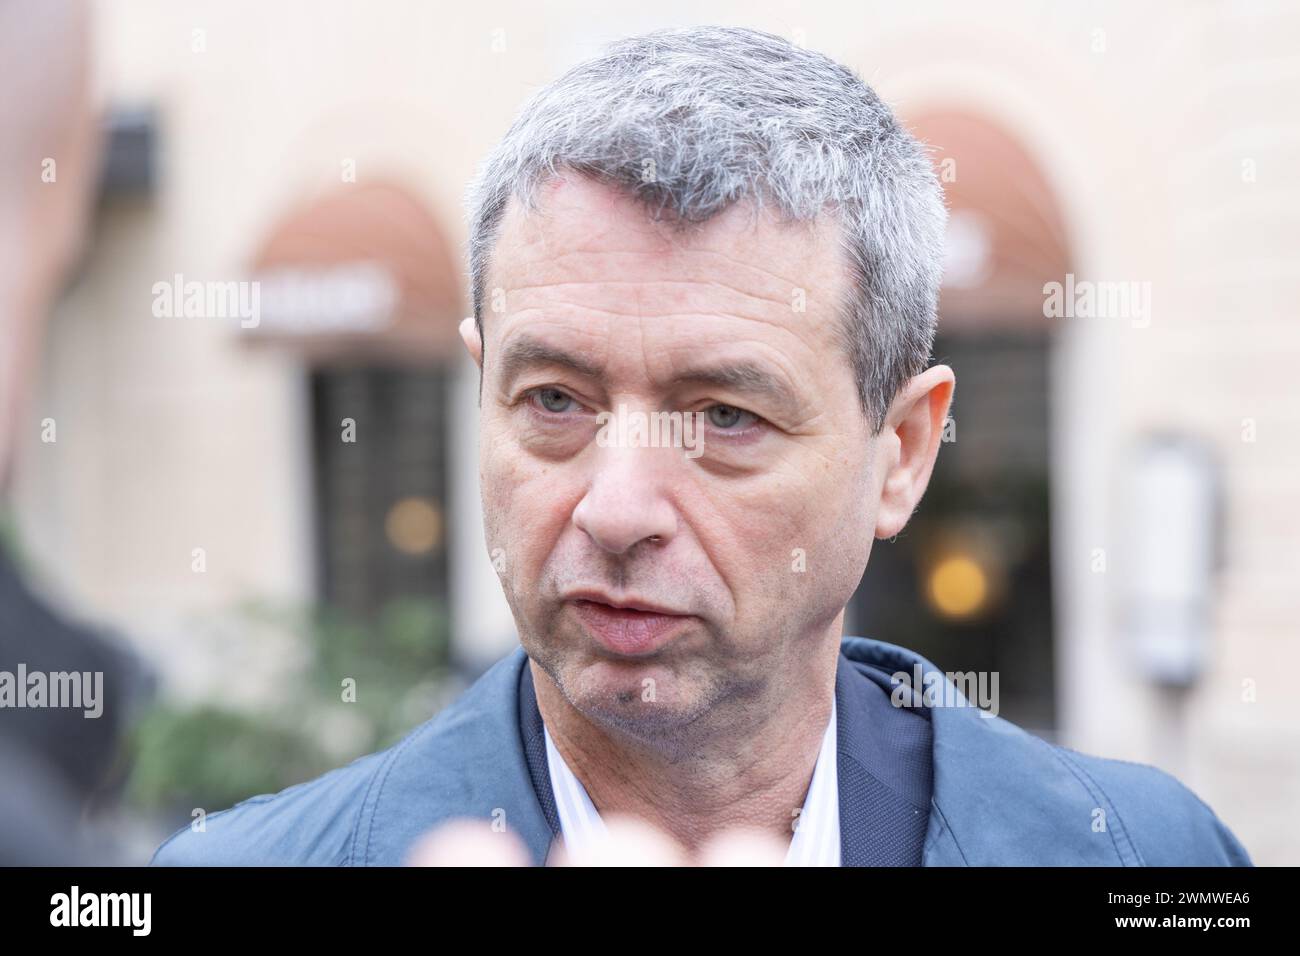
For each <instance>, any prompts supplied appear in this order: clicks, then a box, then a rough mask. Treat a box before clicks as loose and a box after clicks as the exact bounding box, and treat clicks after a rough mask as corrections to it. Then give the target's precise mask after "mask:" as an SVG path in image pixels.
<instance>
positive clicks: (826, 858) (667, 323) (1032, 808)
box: [155, 28, 1249, 865]
mask: <svg viewBox="0 0 1300 956" xmlns="http://www.w3.org/2000/svg"><path fill="white" fill-rule="evenodd" d="M472 217H473V219H472V233H471V238H470V243H471V246H470V272H471V282H472V289H473V300H474V312H475V315H474V317H473V318H472V319H467V320H466V321H465V323H464V324H463V326H462V330H461V331H462V335H463V338H464V340H465V344H466V347H467V348H468V349H469V351H470V354H471V355H472V356H473V357H474V359H475V360H476V362H477V363H478V364H479V367H480V370H481V373H482V377H481V402H480V406H481V424H480V427H481V435H480V438H481V442H480V447H481V460H480V467H481V477H482V490H483V504H484V513H485V515H486V518H485V526H486V527H485V530H486V538H487V546H488V548H489V550H490V552H491V553H492V554H493V556H494V560H495V562H496V566H497V568H498V570H499V572H500V575H501V581H502V585H503V587H504V589H505V594H506V597H507V599H508V601H509V603H510V606H511V609H512V611H513V614H514V618H515V621H516V624H517V626H518V631H519V637H520V642H521V644H522V647H521V648H520V649H518V650H516V651H515V652H514V653H512V654H510V655H509V656H508V657H507V658H506V659H504V660H503V661H501V662H500V663H498V664H497V665H496V666H495V667H494V668H492V669H491V670H490V671H489V672H488V673H487V674H486V675H485V676H484V677H482V678H481V679H480V680H479V681H478V682H477V683H476V684H475V685H474V686H473V687H472V688H471V689H470V690H469V691H468V692H467V693H466V694H465V695H464V696H463V698H462V699H461V700H460V701H458V702H457V703H456V704H455V705H453V706H452V707H450V708H449V709H448V710H447V711H446V712H444V713H443V714H441V715H440V716H439V717H437V718H436V719H435V720H433V721H431V722H429V723H428V724H426V725H424V726H423V727H421V728H419V729H417V730H416V731H415V732H413V733H412V734H411V735H410V736H408V737H407V738H406V739H405V740H404V741H403V742H402V743H400V744H399V745H397V746H396V747H394V748H392V749H391V750H388V751H385V752H383V753H379V754H372V755H370V756H367V757H363V758H361V759H360V760H358V761H356V762H354V763H352V764H350V765H349V766H347V767H345V768H342V769H339V770H336V771H333V772H332V773H329V774H326V775H325V776H323V777H321V778H319V779H317V780H313V781H310V782H308V783H305V784H302V785H300V786H297V787H293V788H290V789H289V790H286V791H284V792H283V793H280V794H278V795H274V796H260V797H254V798H253V799H251V800H249V801H246V802H245V803H242V804H240V805H239V806H237V807H235V808H233V809H232V810H229V811H227V812H225V813H220V814H216V815H214V816H210V817H208V819H207V821H206V828H205V830H204V832H194V831H192V830H182V831H181V832H179V833H178V834H176V835H175V836H173V837H172V838H171V839H170V840H169V841H167V843H165V844H164V845H163V846H162V847H161V848H160V850H159V852H158V853H157V854H156V856H155V861H156V862H160V863H200V864H202V863H209V864H225V863H258V862H284V863H328V864H346V865H364V864H391V863H397V862H402V861H403V860H405V859H407V858H408V855H409V853H410V851H411V848H412V846H413V845H414V844H416V842H417V840H418V838H419V837H420V835H421V834H422V833H424V832H426V831H427V830H429V829H430V828H432V827H434V826H436V825H438V824H441V823H445V822H447V821H452V820H456V819H459V818H462V817H469V818H478V819H481V820H486V821H490V822H491V824H492V830H494V831H496V832H499V833H501V834H506V835H513V837H514V838H517V839H519V840H521V841H522V843H523V844H524V846H525V847H526V848H527V850H528V852H529V855H530V858H531V860H532V861H533V862H535V863H541V862H543V861H545V860H546V859H547V856H548V853H549V851H550V849H551V848H552V841H553V839H554V838H555V837H563V838H564V842H565V843H567V844H568V845H569V847H570V848H571V849H578V850H581V849H582V848H584V847H590V846H592V845H595V844H598V843H599V842H600V839H601V834H602V830H603V828H604V827H605V824H606V822H607V818H608V819H612V818H614V817H632V818H637V819H639V820H642V821H645V822H646V823H648V824H649V825H651V826H653V827H654V828H655V829H656V830H658V831H660V832H663V833H666V834H667V835H668V836H670V837H671V838H672V840H673V841H674V842H675V843H676V844H677V845H679V846H680V847H681V848H682V849H683V850H684V852H685V854H687V858H689V856H690V854H694V853H696V852H698V851H701V850H703V849H704V848H706V847H708V846H709V845H710V844H711V842H712V841H714V840H715V839H717V838H718V837H719V835H720V834H724V833H727V832H730V831H735V830H747V831H758V832H759V833H763V834H767V835H770V836H771V837H772V838H775V839H778V840H779V841H781V844H782V845H783V846H784V847H785V851H786V856H785V857H784V861H785V862H786V863H791V864H801V865H841V864H843V865H864V864H874V865H918V864H924V865H951V864H957V865H961V864H974V865H978V864H1014V863H1030V864H1100V865H1133V864H1143V863H1146V864H1247V863H1249V860H1248V858H1247V856H1246V853H1245V851H1244V850H1243V849H1242V847H1241V846H1240V845H1239V844H1238V842H1237V841H1236V839H1235V838H1234V837H1233V836H1232V835H1231V833H1229V831H1228V830H1227V829H1226V828H1225V827H1224V826H1223V825H1222V824H1221V823H1220V822H1219V821H1218V819H1217V818H1216V817H1215V816H1214V814H1213V813H1212V812H1211V811H1210V810H1209V809H1208V808H1207V807H1205V805H1204V804H1202V803H1201V802H1200V801H1199V800H1198V799H1197V798H1196V797H1195V796H1194V795H1193V794H1192V793H1190V792H1189V791H1188V790H1186V789H1185V788H1183V787H1182V785H1181V784H1179V783H1178V782H1177V781H1175V780H1173V779H1172V778H1171V777H1169V776H1167V775H1165V774H1163V773H1161V772H1160V771H1157V770H1155V769H1153V768H1150V767H1144V766H1139V765H1135V764H1129V763H1120V762H1116V761H1108V760H1102V759H1098V758H1096V757H1090V756H1083V755H1081V754H1077V753H1073V752H1071V751H1068V750H1065V749H1063V748H1059V747H1053V746H1050V745H1048V744H1047V743H1045V742H1043V741H1041V740H1039V739H1037V738H1034V737H1031V736H1030V735H1028V734H1026V733H1024V732H1023V731H1021V730H1019V729H1018V728H1016V727H1014V726H1012V725H1010V724H1008V723H1007V722H1005V721H1003V720H1001V719H997V718H991V717H988V716H987V715H982V714H981V712H980V711H979V710H977V709H975V708H972V707H969V706H944V705H943V704H944V700H943V699H942V698H940V699H939V700H937V701H936V700H933V699H930V698H922V699H920V700H919V701H918V700H917V696H919V695H915V696H914V695H912V694H909V693H899V692H898V691H899V689H900V687H899V684H898V681H897V680H896V679H895V678H894V675H896V674H898V673H900V672H902V673H906V674H908V675H912V674H913V673H915V671H916V668H917V667H918V666H919V667H920V669H921V670H922V671H923V672H926V673H929V672H933V670H934V668H933V667H932V666H931V665H930V664H928V663H927V662H925V661H923V660H921V659H920V658H919V657H917V656H916V655H914V654H912V653H911V652H909V651H906V650H904V649H903V648H901V647H897V646H894V645H891V644H886V643H882V642H879V641H873V640H866V639H863V638H844V639H841V633H842V624H843V619H844V608H845V605H846V603H847V602H848V601H849V599H850V597H851V595H852V594H853V592H854V590H855V588H856V587H857V585H858V582H859V579H860V578H861V576H862V574H863V572H864V570H865V568H866V566H867V560H868V556H869V554H870V550H871V545H872V541H873V539H875V538H890V537H892V536H894V535H896V534H898V533H899V532H900V531H901V530H902V529H903V527H904V525H905V524H906V523H907V520H908V518H909V517H910V515H911V514H912V512H913V510H914V509H915V508H916V506H917V504H918V502H919V501H920V499H921V496H922V494H923V492H924V490H925V487H926V485H927V483H928V481H929V477H930V473H931V470H932V468H933V466H934V462H935V457H936V455H937V453H938V449H939V443H940V433H941V429H942V425H943V422H944V420H945V417H946V415H947V410H948V407H949V403H950V401H951V398H952V393H953V387H954V379H953V373H952V371H951V370H950V369H948V368H947V367H944V366H942V365H938V366H933V367H930V368H927V367H926V366H927V364H928V361H929V354H930V348H931V344H932V341H933V335H934V329H935V304H936V298H937V294H938V289H939V281H940V271H941V270H940V262H941V247H942V237H943V230H944V224H945V211H944V207H943V201H942V195H941V191H940V188H939V186H938V184H937V182H936V179H935V177H934V175H933V172H932V170H931V167H930V164H929V161H928V158H927V156H926V153H925V152H924V150H923V149H922V148H921V146H920V145H919V144H918V143H916V142H915V141H914V140H913V139H912V138H911V137H910V136H909V135H908V134H907V133H906V132H905V131H904V130H903V129H902V128H901V127H900V126H899V125H898V124H897V122H896V121H895V120H894V118H893V116H892V115H891V114H890V112H889V111H888V109H887V108H886V107H885V106H884V105H883V104H882V103H881V102H880V100H879V99H877V98H876V96H875V95H874V94H873V93H872V91H871V90H870V89H869V88H867V87H866V86H865V85H864V84H863V83H862V81H861V80H860V79H858V78H857V77H856V76H855V75H854V74H853V73H852V72H851V71H850V70H848V69H846V68H844V67H842V66H840V65H838V64H836V63H834V62H832V61H830V60H828V59H827V58H825V57H823V56H820V55H818V54H815V53H812V52H808V51H805V50H801V49H798V48H796V47H793V46H791V45H790V44H789V43H787V42H785V41H783V40H781V39H779V38H777V37H773V36H770V35H767V34H763V33H758V32H755V31H750V30H741V29H718V28H701V29H692V30H684V31H671V32H663V33H657V34H651V35H648V36H645V37H640V38H636V39H632V40H628V41H625V42H622V43H619V44H616V45H615V46H614V47H612V48H611V49H610V50H609V51H608V52H607V53H605V54H604V55H602V56H600V57H598V58H597V59H595V60H592V61H590V62H588V63H584V64H582V65H580V66H578V67H576V68H575V69H574V70H572V71H570V72H569V73H568V74H566V75H565V76H564V77H562V78H561V79H559V80H558V81H556V82H555V83H553V84H552V85H551V86H549V87H547V88H546V89H544V90H543V91H542V92H541V93H540V94H538V96H537V97H536V98H535V99H534V100H533V101H532V102H531V103H530V104H529V105H528V106H527V107H526V108H525V109H524V111H523V112H522V113H521V115H520V117H519V119H518V120H517V121H516V122H515V124H514V125H513V126H512V127H511V129H510V130H509V131H508V132H507V134H506V136H505V138H504V140H503V141H502V143H501V144H500V145H499V146H498V147H497V149H496V151H495V152H494V153H493V154H492V156H491V157H490V158H489V160H488V161H487V163H486V164H485V166H484V168H483V170H482V173H481V175H480V177H479V180H478V182H477V184H476V187H475V189H474V191H473V194H472ZM913 690H917V691H919V690H921V688H913ZM918 703H920V704H922V706H915V705H916V704H918ZM956 703H957V704H962V703H964V701H962V700H957V701H956Z"/></svg>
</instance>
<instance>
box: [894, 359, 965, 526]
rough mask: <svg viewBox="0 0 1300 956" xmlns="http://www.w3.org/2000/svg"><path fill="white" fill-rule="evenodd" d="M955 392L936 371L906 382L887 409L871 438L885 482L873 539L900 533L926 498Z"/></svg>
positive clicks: (950, 379)
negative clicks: (926, 491) (882, 421)
mask: <svg viewBox="0 0 1300 956" xmlns="http://www.w3.org/2000/svg"><path fill="white" fill-rule="evenodd" d="M955 387H956V376H954V375H953V372H952V369H950V368H949V367H948V366H946V365H936V366H934V367H933V368H928V369H926V370H925V371H924V372H922V373H921V374H920V375H917V376H915V377H913V378H912V379H910V380H908V382H907V384H906V385H904V386H903V388H902V389H901V390H900V391H899V393H898V395H897V396H895V398H894V401H893V403H892V404H891V405H890V406H889V413H888V414H887V415H886V416H885V425H884V427H883V428H882V429H881V430H880V434H879V435H878V436H876V443H877V448H878V449H879V451H878V453H877V462H878V467H883V468H884V476H885V479H884V485H883V486H882V487H881V489H880V507H879V509H878V510H877V511H876V537H877V538H892V537H893V536H894V535H896V534H898V533H899V532H900V531H902V530H903V528H904V526H905V525H906V524H907V522H908V520H909V519H910V518H911V517H912V512H913V511H915V510H916V506H917V505H918V504H919V503H920V501H921V496H922V495H923V494H925V488H926V485H928V484H929V483H930V473H931V472H932V471H933V470H934V462H935V459H936V458H937V457H938V455H939V444H940V442H941V441H942V440H943V426H944V422H945V421H946V420H947V418H948V407H949V405H950V404H951V403H952V393H953V389H954V388H955Z"/></svg>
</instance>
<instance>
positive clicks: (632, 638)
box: [568, 597, 692, 657]
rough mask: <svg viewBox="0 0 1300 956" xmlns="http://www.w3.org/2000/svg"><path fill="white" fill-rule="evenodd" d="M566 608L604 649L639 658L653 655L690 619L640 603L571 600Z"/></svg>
mask: <svg viewBox="0 0 1300 956" xmlns="http://www.w3.org/2000/svg"><path fill="white" fill-rule="evenodd" d="M568 603H569V605H570V606H571V607H572V608H573V610H574V613H576V614H577V616H578V620H579V621H581V622H582V625H583V627H584V628H585V629H586V630H587V633H588V634H590V635H591V636H592V638H593V639H595V640H596V642H597V643H599V644H601V645H602V646H603V647H605V648H606V649H607V650H610V651H613V652H614V653H616V654H622V655H626V656H632V657H638V656H644V655H647V654H653V653H654V652H655V651H657V650H659V648H661V647H663V646H664V645H665V644H667V643H668V642H669V641H671V640H672V639H673V638H674V637H676V636H677V635H678V634H679V633H680V632H681V631H682V630H683V629H684V628H685V625H686V624H687V622H689V621H690V620H692V617H691V615H689V614H676V613H673V612H670V611H666V610H663V609H661V608H659V607H658V606H656V605H653V604H648V603H646V602H643V601H635V600H629V601H619V600H617V599H613V598H606V599H603V600H602V599H595V598H591V597H575V598H570V599H569V601H568Z"/></svg>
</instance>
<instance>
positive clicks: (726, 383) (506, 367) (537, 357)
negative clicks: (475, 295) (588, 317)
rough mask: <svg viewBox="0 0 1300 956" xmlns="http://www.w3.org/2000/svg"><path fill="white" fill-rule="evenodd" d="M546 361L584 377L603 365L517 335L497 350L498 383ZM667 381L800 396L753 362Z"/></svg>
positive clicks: (779, 398) (791, 403) (791, 400)
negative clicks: (498, 362) (499, 372)
mask: <svg viewBox="0 0 1300 956" xmlns="http://www.w3.org/2000/svg"><path fill="white" fill-rule="evenodd" d="M539 365H550V366H557V367H559V368H567V369H570V370H571V371H573V372H575V373H577V374H578V375H582V376H584V377H585V378H591V379H599V378H600V376H601V375H602V374H603V372H604V369H603V368H602V367H601V366H599V365H597V364H596V363H595V362H592V361H591V360H590V359H588V358H585V357H583V356H581V355H577V354H574V353H572V352H568V351H565V350H564V349H562V348H558V347H557V346H554V345H550V344H548V343H546V342H542V341H539V340H538V339H534V338H527V337H523V338H517V339H515V340H514V341H513V342H511V343H510V344H509V345H507V346H506V347H505V348H504V349H503V350H502V352H501V383H502V384H501V387H502V389H503V390H508V389H509V388H510V386H511V385H512V384H513V383H514V380H515V379H516V378H518V377H519V376H520V375H522V374H523V373H524V372H526V371H527V370H528V369H530V368H533V367H536V366H539ZM669 384H671V385H674V386H676V385H683V384H691V385H712V386H714V387H717V388H726V389H731V390H733V391H736V392H743V393H746V394H751V395H764V396H767V397H768V398H770V399H771V400H773V401H775V402H777V403H778V404H780V405H782V406H784V407H786V408H790V409H795V408H799V407H801V406H802V405H803V400H802V399H801V398H800V397H799V395H798V394H797V393H796V392H795V390H794V389H793V388H791V386H790V385H789V384H788V383H787V382H786V381H785V379H784V378H782V377H781V376H780V375H777V374H775V373H774V372H772V371H770V370H768V369H766V368H764V367H763V366H762V365H759V364H756V363H754V362H744V361H741V362H729V363H726V364H722V365H701V366H696V367H691V368H685V369H682V370H680V371H678V372H677V374H675V375H674V376H673V378H672V381H671V382H670V383H669Z"/></svg>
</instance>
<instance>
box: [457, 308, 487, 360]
mask: <svg viewBox="0 0 1300 956" xmlns="http://www.w3.org/2000/svg"><path fill="white" fill-rule="evenodd" d="M460 339H461V341H462V342H464V343H465V350H466V351H467V352H469V357H470V358H472V359H473V360H474V364H475V365H477V366H478V370H479V373H480V374H482V372H483V340H482V339H481V338H479V334H478V325H477V323H475V321H474V316H472V315H471V316H470V317H469V318H468V319H464V320H463V321H462V322H461V323H460Z"/></svg>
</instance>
